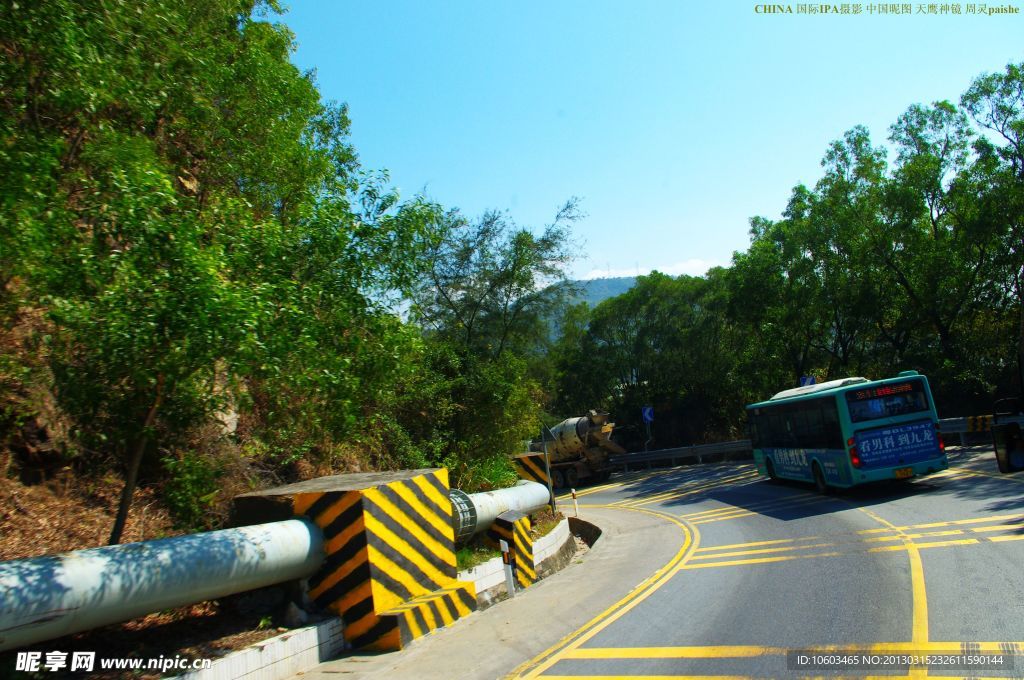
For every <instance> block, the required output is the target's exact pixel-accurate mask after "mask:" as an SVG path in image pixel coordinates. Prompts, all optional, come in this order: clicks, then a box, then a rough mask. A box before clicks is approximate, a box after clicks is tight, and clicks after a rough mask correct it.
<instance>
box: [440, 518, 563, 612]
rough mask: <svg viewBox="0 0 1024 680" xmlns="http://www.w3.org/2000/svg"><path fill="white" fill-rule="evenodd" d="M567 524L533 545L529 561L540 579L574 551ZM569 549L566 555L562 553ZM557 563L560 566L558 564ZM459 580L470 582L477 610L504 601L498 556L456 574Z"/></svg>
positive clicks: (505, 593) (506, 597)
mask: <svg viewBox="0 0 1024 680" xmlns="http://www.w3.org/2000/svg"><path fill="white" fill-rule="evenodd" d="M570 526H571V522H570V521H569V520H566V519H563V520H562V521H561V522H559V523H558V526H556V527H555V528H554V529H552V530H551V531H550V532H549V533H548V534H547V535H545V536H542V537H541V538H539V539H537V541H536V542H535V543H534V544H533V558H534V563H535V564H536V565H537V567H536V568H537V575H538V577H540V578H544V576H547V575H549V574H551V573H554V572H555V571H558V570H559V569H561V568H562V567H564V566H565V565H566V564H567V563H568V561H569V560H570V559H571V558H572V555H573V554H574V553H575V552H576V543H575V541H573V537H572V532H571V531H570ZM566 550H571V551H570V552H569V554H568V556H564V555H563V553H564V552H565V551H566ZM559 562H560V563H559ZM458 579H459V580H460V581H470V582H472V583H473V584H474V585H475V586H476V600H477V604H478V606H479V607H480V608H481V609H485V608H487V607H490V606H491V605H493V604H495V603H497V602H501V601H502V600H507V599H508V589H507V587H506V586H505V569H504V565H503V564H502V562H501V558H500V557H495V558H494V559H492V560H488V561H487V562H484V563H483V564H479V565H477V566H475V567H473V568H472V569H467V570H466V571H460V572H459V576H458Z"/></svg>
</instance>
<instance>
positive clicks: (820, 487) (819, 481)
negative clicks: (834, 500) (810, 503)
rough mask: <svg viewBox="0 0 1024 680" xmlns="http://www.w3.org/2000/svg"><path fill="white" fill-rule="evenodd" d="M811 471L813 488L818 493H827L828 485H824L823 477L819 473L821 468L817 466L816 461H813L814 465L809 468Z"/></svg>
mask: <svg viewBox="0 0 1024 680" xmlns="http://www.w3.org/2000/svg"><path fill="white" fill-rule="evenodd" d="M811 471H812V472H813V473H814V488H815V489H817V491H818V493H820V494H826V493H828V484H827V483H825V475H824V473H822V471H821V466H820V465H818V461H814V465H812V466H811Z"/></svg>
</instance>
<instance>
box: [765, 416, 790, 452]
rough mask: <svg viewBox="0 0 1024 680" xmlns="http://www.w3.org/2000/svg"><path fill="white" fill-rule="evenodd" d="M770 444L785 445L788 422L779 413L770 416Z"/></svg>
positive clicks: (777, 446)
mask: <svg viewBox="0 0 1024 680" xmlns="http://www.w3.org/2000/svg"><path fill="white" fill-rule="evenodd" d="M768 423H769V425H768V437H767V438H768V445H769V446H771V447H772V448H779V447H781V446H784V444H783V442H784V441H785V435H786V423H785V421H784V420H783V419H782V415H781V414H779V413H773V414H771V415H770V416H768Z"/></svg>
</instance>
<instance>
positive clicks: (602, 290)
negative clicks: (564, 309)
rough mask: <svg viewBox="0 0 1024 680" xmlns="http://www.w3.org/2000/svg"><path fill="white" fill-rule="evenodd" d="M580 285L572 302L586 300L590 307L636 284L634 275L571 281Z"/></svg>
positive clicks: (620, 293)
mask: <svg viewBox="0 0 1024 680" xmlns="http://www.w3.org/2000/svg"><path fill="white" fill-rule="evenodd" d="M573 283H575V284H576V285H577V286H579V287H580V292H579V294H578V295H576V296H575V297H574V298H573V304H578V303H580V302H586V303H587V304H588V305H590V306H591V308H593V307H596V306H597V305H598V304H600V303H601V302H603V301H604V300H607V299H608V298H613V297H615V296H616V295H622V294H623V293H625V292H626V291H627V290H629V289H630V288H632V287H633V285H634V284H636V277H635V276H620V277H617V278H613V279H589V280H587V281H573Z"/></svg>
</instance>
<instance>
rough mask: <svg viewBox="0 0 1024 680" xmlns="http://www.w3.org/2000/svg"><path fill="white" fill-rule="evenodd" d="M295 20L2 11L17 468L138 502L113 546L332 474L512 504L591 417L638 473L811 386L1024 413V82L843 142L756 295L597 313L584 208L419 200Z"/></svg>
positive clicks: (758, 281) (980, 88) (709, 283)
mask: <svg viewBox="0 0 1024 680" xmlns="http://www.w3.org/2000/svg"><path fill="white" fill-rule="evenodd" d="M12 8H13V9H12ZM280 12H281V7H280V6H278V5H277V3H276V2H273V1H270V2H266V3H264V2H254V1H253V0H207V1H206V2H202V3H199V2H182V1H180V0H176V1H174V2H171V1H169V0H154V1H153V2H150V3H147V5H146V10H145V11H141V10H139V9H138V6H137V4H136V3H131V2H127V1H125V0H120V1H119V0H105V1H102V2H101V1H98V0H96V1H89V2H79V1H77V0H76V1H74V2H72V1H71V0H53V1H51V2H46V3H25V4H13V5H10V4H9V7H8V10H5V11H4V12H3V13H2V15H0V51H2V54H3V59H0V79H2V90H0V140H2V143H0V201H2V204H3V210H2V211H0V473H2V475H3V476H4V477H11V478H13V477H16V476H18V475H20V476H21V477H22V479H23V480H27V479H32V480H34V481H35V482H38V481H45V480H46V479H47V477H48V475H51V474H53V472H54V471H55V470H58V469H63V470H67V469H70V470H72V471H73V481H74V483H75V484H81V485H86V484H88V480H90V479H92V478H95V477H96V476H97V475H106V474H109V473H114V474H117V475H118V476H119V477H120V478H121V479H123V482H124V494H123V496H122V502H121V504H120V512H119V514H118V517H117V518H116V520H115V521H114V526H113V527H112V531H111V536H110V541H111V542H118V541H119V540H120V537H121V533H122V530H123V527H124V524H125V521H126V518H127V513H128V512H129V502H130V500H131V499H132V497H133V494H134V493H135V491H136V487H137V486H141V487H147V488H152V489H155V490H156V491H157V493H158V494H159V496H160V498H161V499H162V502H163V503H164V504H165V505H166V506H167V507H168V508H169V510H170V512H171V513H172V515H173V516H174V518H175V522H176V523H177V524H178V526H179V528H180V529H182V530H195V529H207V528H214V527H216V526H219V525H220V523H221V522H222V521H223V519H224V510H223V508H224V504H225V503H226V501H228V500H230V497H231V496H232V495H233V494H236V493H241V492H244V491H247V490H249V489H251V488H254V487H256V486H261V485H263V486H266V485H270V484H274V483H281V482H286V481H293V480H297V479H307V478H310V477H312V476H317V475H323V474H337V473H342V472H358V471H367V470H388V469H401V468H423V467H440V466H443V467H446V468H448V469H449V470H450V473H451V480H452V485H453V486H456V487H459V488H463V489H464V490H467V491H476V490H480V489H488V488H494V487H500V486H504V485H507V484H509V483H511V482H512V481H513V480H514V478H515V475H514V473H513V471H512V468H511V466H510V463H509V456H510V455H511V454H514V453H516V452H520V451H522V450H524V441H525V440H528V439H530V438H531V437H533V436H536V435H537V433H538V431H539V428H540V426H541V424H548V425H550V424H553V423H555V422H558V421H559V420H561V419H563V418H565V417H569V416H574V415H582V414H583V413H584V412H585V411H586V410H588V409H592V408H603V409H606V410H608V411H609V412H611V413H612V415H613V417H614V418H615V420H616V421H617V422H618V423H619V424H620V426H621V427H620V432H621V436H622V440H623V442H624V443H626V444H627V445H630V446H636V445H637V442H640V440H641V436H640V426H639V421H640V407H641V406H643V405H646V404H650V405H653V406H654V407H655V413H656V420H655V425H654V431H653V435H654V438H655V439H654V442H653V446H655V447H661V446H676V445H682V444H690V443H703V442H710V441H719V440H724V439H734V438H740V437H742V436H743V435H744V413H743V407H744V404H746V403H750V402H752V401H757V400H761V399H764V398H766V397H768V396H770V395H771V394H773V393H774V392H776V391H779V390H781V389H784V388H786V387H791V386H794V385H795V384H797V381H798V380H799V378H800V377H801V376H815V377H816V378H817V379H819V380H824V379H828V378H834V377H842V376H848V375H864V376H867V377H871V378H878V377H886V376H890V375H893V374H895V373H896V372H898V371H900V370H904V369H915V370H918V371H920V372H922V373H924V374H926V375H927V376H928V377H929V379H930V380H931V383H932V387H933V391H934V392H935V395H936V399H937V402H938V405H939V410H940V415H941V416H945V417H948V416H954V415H966V414H969V413H988V412H991V402H992V399H993V398H994V397H995V396H1001V395H1004V394H1012V393H1016V392H1019V391H1020V381H1021V362H1022V355H1024V291H1022V285H1024V248H1022V247H1024V64H1008V65H1005V66H1004V65H1000V64H994V65H993V68H994V69H996V70H995V71H994V72H992V73H989V74H979V75H978V77H977V78H976V79H975V80H974V82H973V83H972V84H971V86H970V87H969V88H968V89H967V90H966V91H965V92H964V93H963V95H962V96H961V98H960V99H959V101H956V102H949V101H938V102H933V103H929V104H913V105H910V106H909V107H908V108H907V109H906V111H905V113H903V114H902V115H901V116H900V117H899V118H898V119H897V120H896V121H894V122H893V123H892V125H891V127H890V129H889V130H888V137H887V138H886V139H884V140H872V138H871V136H870V135H869V132H868V130H867V129H865V128H863V127H855V128H854V129H851V130H849V131H847V132H845V133H842V134H840V135H839V137H838V138H837V139H836V141H834V142H833V143H832V144H831V145H830V146H829V147H828V148H827V149H825V150H824V156H823V160H822V177H821V179H820V180H819V181H818V182H817V183H816V184H815V185H814V186H812V187H811V186H804V185H797V186H795V187H794V188H793V190H792V194H791V196H790V198H789V201H788V205H787V208H786V210H785V213H784V214H783V215H782V216H781V218H780V219H777V220H773V219H767V218H764V217H754V218H752V219H751V220H750V244H749V247H748V249H747V250H746V251H745V252H737V253H735V254H734V257H733V260H732V263H731V265H730V266H729V267H721V268H715V269H712V270H711V271H709V272H708V273H707V274H706V275H705V276H702V277H688V276H680V277H677V278H673V277H669V276H666V275H662V274H659V273H652V274H651V275H649V276H644V277H640V278H639V279H638V281H637V283H636V285H635V286H634V287H633V288H632V289H630V290H629V291H628V292H627V293H625V294H622V295H619V296H616V297H613V298H610V299H607V300H605V301H603V302H601V303H599V304H597V305H596V306H594V307H590V306H588V305H586V304H573V300H574V295H575V294H576V290H577V286H576V285H575V284H574V283H573V282H572V281H570V280H569V274H568V272H569V271H570V266H571V264H572V254H573V253H574V252H576V248H575V247H574V246H575V243H576V239H577V238H578V237H577V235H576V233H575V232H574V231H573V227H574V225H578V224H581V223H582V222H581V220H584V219H585V209H586V206H585V204H583V203H581V201H579V200H577V199H576V198H574V197H571V196H567V197H565V202H564V204H563V205H561V206H552V216H551V220H550V223H548V224H546V225H520V224H518V223H516V221H515V220H514V218H513V216H512V215H510V214H508V213H506V212H501V211H493V212H487V213H485V214H482V215H465V214H463V213H462V212H461V211H460V210H459V209H458V208H457V207H455V206H443V205H439V204H438V203H437V202H436V201H433V200H431V199H430V197H428V196H422V195H420V196H411V197H403V196H400V195H398V193H397V192H396V191H395V190H394V188H393V187H391V186H390V185H389V179H388V176H387V174H386V173H385V172H382V171H379V170H375V169H368V168H364V167H362V166H361V165H360V162H359V156H358V153H357V149H355V148H353V146H352V144H351V143H350V141H349V114H348V110H347V108H346V106H345V105H344V104H339V103H336V102H331V101H325V100H324V99H323V98H322V97H321V95H320V93H319V91H318V89H317V84H316V79H315V74H313V73H303V72H301V71H299V70H298V69H297V68H296V67H295V66H294V65H293V64H292V62H291V61H290V56H291V54H292V52H293V50H294V48H295V44H294V36H293V35H292V34H291V33H290V32H289V30H288V29H287V27H286V26H285V25H283V24H282V23H280V22H279V19H278V15H279V13H280ZM779 153H785V150H784V149H780V150H779ZM736 190H737V191H742V190H743V189H742V187H737V188H736ZM680 238H681V239H684V238H685V234H682V233H681V234H680ZM640 443H641V445H642V442H640ZM28 470H32V471H33V474H34V475H36V477H33V476H32V475H29V474H26V471H28Z"/></svg>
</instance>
